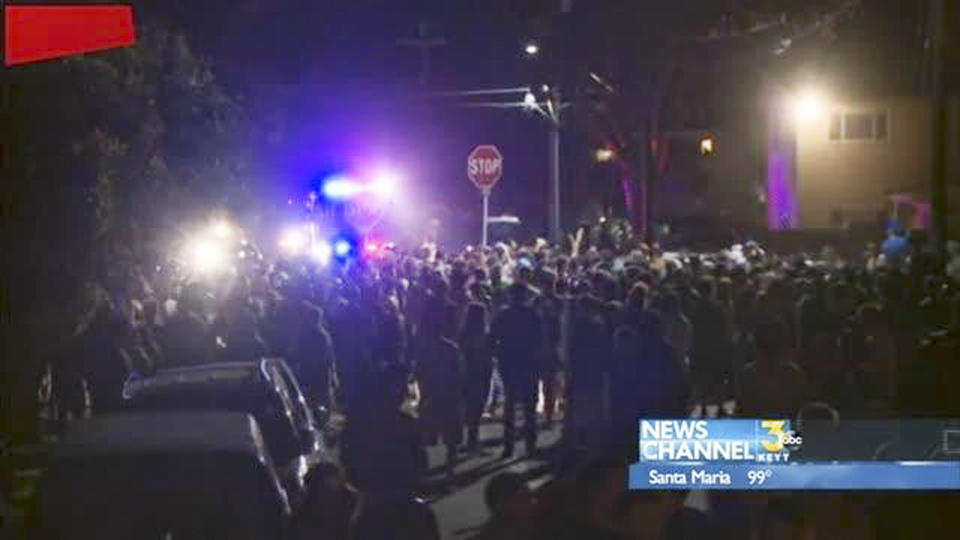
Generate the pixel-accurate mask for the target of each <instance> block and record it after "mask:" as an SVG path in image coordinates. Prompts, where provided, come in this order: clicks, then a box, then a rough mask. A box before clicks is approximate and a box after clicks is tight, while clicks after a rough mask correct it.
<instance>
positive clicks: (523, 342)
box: [491, 283, 543, 458]
mask: <svg viewBox="0 0 960 540" xmlns="http://www.w3.org/2000/svg"><path fill="white" fill-rule="evenodd" d="M529 296H530V289H529V288H528V287H527V286H526V285H524V284H522V283H516V284H514V285H512V286H511V287H510V305H509V306H508V307H506V308H505V309H504V310H503V311H501V312H500V313H498V314H497V316H496V318H495V319H494V322H493V327H492V329H491V336H492V339H493V344H494V351H495V354H496V356H497V358H498V360H499V364H498V365H499V368H500V372H501V375H502V377H503V384H504V390H505V393H506V396H505V398H504V409H503V427H504V443H503V445H504V446H503V456H504V457H505V458H507V457H511V456H513V453H514V443H515V437H516V415H515V410H516V406H517V405H520V406H521V407H522V409H523V429H524V442H525V443H526V451H527V453H528V454H530V453H533V452H534V451H535V450H536V446H537V412H536V407H537V397H538V396H537V371H538V370H537V364H536V359H537V355H538V353H540V352H541V351H542V342H543V337H542V332H543V322H542V321H541V319H540V316H539V315H538V314H537V312H536V310H534V309H533V308H532V307H531V306H530V305H529Z"/></svg>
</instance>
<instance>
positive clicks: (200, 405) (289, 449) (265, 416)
mask: <svg viewBox="0 0 960 540" xmlns="http://www.w3.org/2000/svg"><path fill="white" fill-rule="evenodd" d="M123 397H124V407H125V408H126V409H128V410H132V411H167V410H180V409H191V410H226V411H236V412H243V413H248V414H251V415H253V417H254V418H256V420H257V423H258V424H259V425H260V429H261V430H262V432H263V437H264V440H265V442H266V445H267V448H268V449H269V451H270V455H271V456H272V457H273V460H274V462H275V463H276V464H277V471H278V473H279V474H280V479H281V481H282V482H283V485H284V488H285V489H286V490H287V492H288V494H289V495H290V498H291V503H292V504H293V505H294V506H295V507H296V506H298V505H299V504H300V502H301V500H302V498H303V496H304V494H305V492H306V486H305V479H306V476H307V473H308V472H309V471H310V469H311V468H313V467H314V466H316V465H317V464H318V463H321V462H325V461H331V459H330V456H329V453H328V452H327V448H326V445H325V444H324V440H323V435H322V432H321V429H320V428H319V427H318V425H317V422H316V421H315V420H314V416H313V413H312V412H311V410H310V407H309V406H308V405H307V400H306V399H305V398H304V395H303V392H302V391H301V390H300V385H299V384H298V383H297V380H296V377H294V375H293V373H292V372H291V371H290V368H289V367H288V366H287V364H286V362H284V361H283V360H281V359H277V358H269V359H263V360H260V361H258V362H231V363H217V364H205V365H199V366H192V367H184V368H174V369H165V370H160V371H158V372H156V373H154V374H152V375H150V376H148V377H142V378H135V379H131V380H129V381H127V382H126V384H125V385H124V389H123Z"/></svg>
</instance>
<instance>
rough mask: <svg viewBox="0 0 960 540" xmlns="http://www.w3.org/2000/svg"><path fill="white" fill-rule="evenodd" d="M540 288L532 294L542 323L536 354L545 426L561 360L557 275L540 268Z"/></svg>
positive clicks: (550, 416) (554, 397)
mask: <svg viewBox="0 0 960 540" xmlns="http://www.w3.org/2000/svg"><path fill="white" fill-rule="evenodd" d="M538 281H539V285H540V287H541V289H542V292H541V294H540V295H537V297H536V309H537V312H538V314H539V315H540V320H541V321H542V322H543V331H542V335H543V351H542V352H541V353H540V363H539V378H540V384H541V386H542V387H543V416H544V419H545V420H546V423H547V426H550V425H551V424H552V423H553V417H554V414H556V411H557V400H558V398H559V395H558V393H557V385H558V383H559V381H558V377H559V371H560V366H561V363H562V360H561V357H560V350H561V337H562V318H563V309H564V305H563V300H562V299H561V298H560V297H559V296H558V295H557V275H556V274H555V273H554V272H552V271H546V270H545V271H543V272H541V273H540V276H539V280H538Z"/></svg>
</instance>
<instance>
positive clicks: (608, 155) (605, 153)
mask: <svg viewBox="0 0 960 540" xmlns="http://www.w3.org/2000/svg"><path fill="white" fill-rule="evenodd" d="M615 155H616V154H615V153H614V151H613V150H612V149H610V148H597V151H596V153H595V154H594V156H593V157H594V159H596V160H597V161H598V162H599V163H607V162H608V161H612V160H613V158H614V156H615Z"/></svg>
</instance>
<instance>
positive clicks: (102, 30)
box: [3, 4, 136, 66]
mask: <svg viewBox="0 0 960 540" xmlns="http://www.w3.org/2000/svg"><path fill="white" fill-rule="evenodd" d="M3 25H4V26H3V30H4V44H3V61H4V64H5V65H7V66H14V65H18V64H25V63H29V62H37V61H40V60H52V59H55V58H62V57H65V56H71V55H76V54H83V53H88V52H95V51H103V50H107V49H115V48H118V47H128V46H130V45H133V44H134V43H135V42H136V31H135V30H134V25H133V6H130V5H124V4H95V5H73V4H70V5H47V4H37V5H28V4H13V5H9V4H8V5H6V6H4V8H3Z"/></svg>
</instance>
